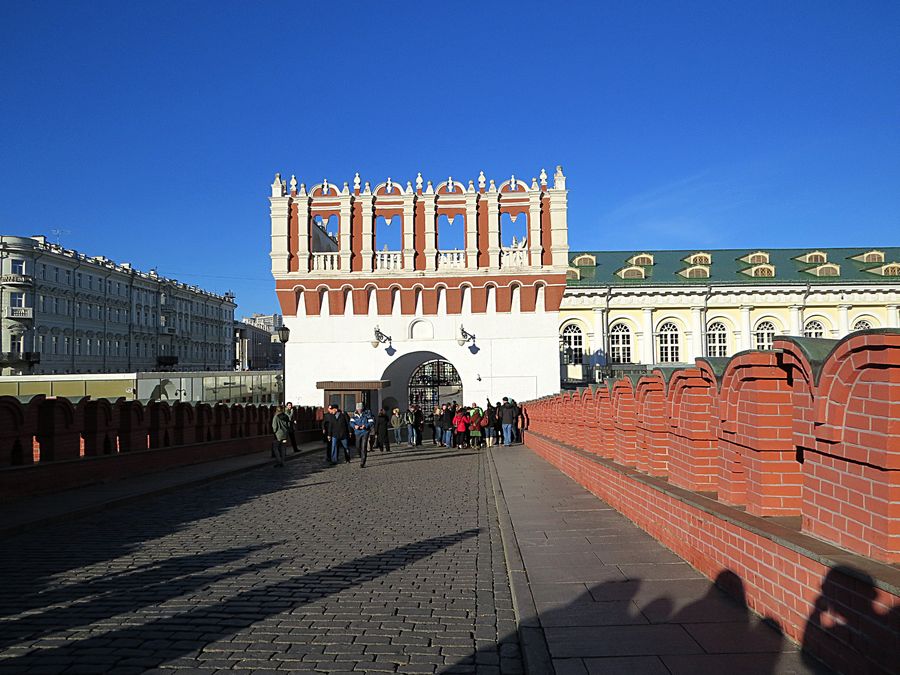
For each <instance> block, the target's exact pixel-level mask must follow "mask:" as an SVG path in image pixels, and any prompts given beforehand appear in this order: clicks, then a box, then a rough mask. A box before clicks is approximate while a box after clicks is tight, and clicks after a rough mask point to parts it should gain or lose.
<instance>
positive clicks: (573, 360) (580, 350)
mask: <svg viewBox="0 0 900 675" xmlns="http://www.w3.org/2000/svg"><path fill="white" fill-rule="evenodd" d="M562 348H563V354H562V357H563V365H566V366H580V365H581V364H582V363H584V333H582V332H581V328H579V326H578V325H577V324H574V323H570V324H569V325H568V326H566V327H565V328H563V331H562Z"/></svg>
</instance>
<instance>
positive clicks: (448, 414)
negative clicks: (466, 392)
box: [441, 403, 453, 448]
mask: <svg viewBox="0 0 900 675" xmlns="http://www.w3.org/2000/svg"><path fill="white" fill-rule="evenodd" d="M441 430H442V431H443V432H444V437H443V439H441V440H442V442H441V445H443V446H444V447H445V448H451V447H453V409H452V408H451V407H450V404H448V403H445V404H444V405H442V406H441Z"/></svg>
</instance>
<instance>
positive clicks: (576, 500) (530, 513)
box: [492, 446, 828, 675]
mask: <svg viewBox="0 0 900 675" xmlns="http://www.w3.org/2000/svg"><path fill="white" fill-rule="evenodd" d="M492 463H493V467H494V470H495V472H496V480H497V483H498V489H499V491H501V492H502V500H503V503H504V504H505V508H506V511H507V512H508V516H509V519H510V523H511V529H512V532H513V536H514V539H515V542H514V545H515V546H516V547H517V548H518V550H519V551H520V552H521V558H522V561H523V567H524V569H523V570H522V573H521V574H519V575H513V576H512V579H513V592H514V594H515V595H516V597H519V596H520V595H524V594H526V593H527V594H528V595H530V602H531V605H532V606H533V607H534V612H535V614H536V616H535V625H538V626H540V627H541V629H542V630H543V633H544V637H545V644H546V648H547V650H548V651H549V658H550V659H551V660H552V669H554V670H555V671H556V673H557V675H593V674H600V673H602V674H604V675H605V674H608V673H617V674H618V673H622V674H627V675H639V674H642V673H647V674H653V675H657V674H659V675H663V674H665V675H671V674H672V673H691V674H696V673H711V674H712V673H715V674H716V675H721V674H722V673H728V675H737V674H738V673H748V674H749V673H752V674H753V675H769V674H775V673H825V672H828V671H827V669H825V668H824V667H822V666H821V665H820V664H818V663H817V662H808V661H807V660H806V659H805V658H804V657H803V656H802V655H801V654H800V653H799V649H798V647H797V645H795V644H794V643H792V642H790V641H788V640H787V639H785V638H784V637H783V636H782V635H781V634H780V633H779V632H778V631H776V630H775V629H774V628H773V627H771V626H770V625H769V624H768V623H766V622H764V621H762V620H761V619H760V618H759V617H757V616H756V615H754V614H753V613H752V612H751V611H750V610H749V609H748V608H747V607H746V605H742V604H741V603H739V602H737V601H735V600H733V599H732V598H731V597H729V596H727V595H726V594H725V593H724V592H722V591H721V590H719V589H718V588H717V587H716V586H715V585H714V584H712V583H711V582H710V581H709V580H707V579H706V578H704V577H703V576H702V575H701V574H700V573H699V572H697V571H696V570H695V569H694V568H692V567H691V566H690V565H688V564H687V563H686V562H684V561H683V560H682V559H681V558H679V557H678V556H676V555H675V554H674V553H672V552H671V551H669V550H668V549H666V548H665V547H663V546H662V545H661V544H659V543H658V542H657V541H656V540H654V539H653V538H652V537H651V536H650V535H648V534H646V533H645V532H643V531H642V530H640V529H639V528H637V526H635V525H634V524H633V523H632V522H631V521H629V520H628V519H626V518H625V517H624V516H622V515H621V514H619V513H618V512H617V511H615V510H614V509H612V508H611V507H610V506H609V505H607V504H606V503H605V502H603V501H602V500H600V499H599V498H597V497H595V496H594V495H592V494H590V493H589V492H588V491H587V490H585V489H584V488H582V487H581V486H580V485H578V484H577V483H575V482H574V481H573V480H571V479H569V478H568V477H567V476H565V475H563V474H562V473H561V472H559V471H558V470H557V469H556V468H555V467H553V466H551V465H550V464H549V463H547V462H545V461H544V460H543V459H541V458H540V457H538V456H537V455H535V454H533V453H531V452H530V451H528V450H527V449H526V448H524V447H522V446H518V447H512V448H501V449H497V450H495V451H493V453H492ZM507 546H508V547H509V546H510V545H509V544H508V545H507ZM732 581H733V580H732ZM520 584H525V585H527V589H526V590H523V589H522V588H519V587H518V586H519V585H520Z"/></svg>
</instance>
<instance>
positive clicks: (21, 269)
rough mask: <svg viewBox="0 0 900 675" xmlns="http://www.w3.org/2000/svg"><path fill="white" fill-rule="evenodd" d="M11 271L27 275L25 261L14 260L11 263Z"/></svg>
mask: <svg viewBox="0 0 900 675" xmlns="http://www.w3.org/2000/svg"><path fill="white" fill-rule="evenodd" d="M9 271H10V272H12V273H13V274H22V275H24V274H25V261H24V260H22V259H20V258H13V259H12V260H10V261H9Z"/></svg>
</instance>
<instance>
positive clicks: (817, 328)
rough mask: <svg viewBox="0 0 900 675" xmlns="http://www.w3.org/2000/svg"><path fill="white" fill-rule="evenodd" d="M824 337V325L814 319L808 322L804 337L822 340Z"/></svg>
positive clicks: (804, 328)
mask: <svg viewBox="0 0 900 675" xmlns="http://www.w3.org/2000/svg"><path fill="white" fill-rule="evenodd" d="M824 336H825V326H823V325H822V322H821V321H816V320H815V319H813V320H812V321H807V322H806V325H805V326H804V327H803V337H808V338H820V337H824Z"/></svg>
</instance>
